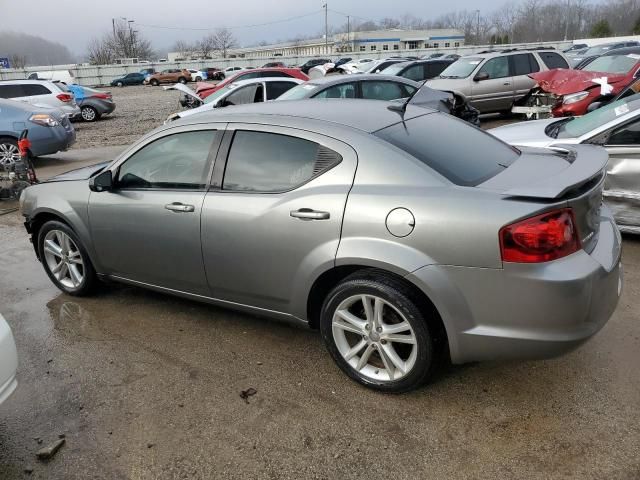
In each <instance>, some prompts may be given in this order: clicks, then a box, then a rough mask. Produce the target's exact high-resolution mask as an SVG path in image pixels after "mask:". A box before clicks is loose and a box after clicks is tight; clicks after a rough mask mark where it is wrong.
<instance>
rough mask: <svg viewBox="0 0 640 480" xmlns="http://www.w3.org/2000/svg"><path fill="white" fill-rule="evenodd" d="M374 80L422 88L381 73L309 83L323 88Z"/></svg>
mask: <svg viewBox="0 0 640 480" xmlns="http://www.w3.org/2000/svg"><path fill="white" fill-rule="evenodd" d="M373 80H378V81H380V80H386V81H392V82H396V83H406V84H407V85H411V86H414V87H418V86H420V83H419V82H414V81H413V80H409V79H408V78H404V77H398V76H396V75H380V74H379V73H363V74H360V73H359V74H356V75H329V76H327V77H320V78H314V79H313V80H309V81H308V83H310V84H313V85H322V86H323V87H325V86H327V85H339V84H341V83H351V82H358V81H365V82H366V81H373Z"/></svg>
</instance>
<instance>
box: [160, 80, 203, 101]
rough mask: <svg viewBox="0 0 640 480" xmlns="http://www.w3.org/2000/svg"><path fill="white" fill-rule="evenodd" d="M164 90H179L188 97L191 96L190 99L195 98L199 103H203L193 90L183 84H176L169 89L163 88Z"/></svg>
mask: <svg viewBox="0 0 640 480" xmlns="http://www.w3.org/2000/svg"><path fill="white" fill-rule="evenodd" d="M162 88H164V89H165V90H179V91H181V92H182V93H184V94H186V95H189V96H190V97H193V98H195V99H196V100H198V101H199V102H201V101H202V99H201V98H200V97H199V96H198V95H197V94H196V92H194V91H193V90H191V89H190V88H189V87H187V86H186V85H183V84H182V83H176V84H175V85H169V86H168V87H162Z"/></svg>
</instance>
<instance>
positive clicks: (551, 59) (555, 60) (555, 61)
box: [538, 52, 569, 69]
mask: <svg viewBox="0 0 640 480" xmlns="http://www.w3.org/2000/svg"><path fill="white" fill-rule="evenodd" d="M538 55H540V58H541V59H542V61H543V62H544V64H545V65H546V66H547V68H549V69H554V68H569V64H568V63H567V62H566V60H565V59H564V58H562V56H561V55H558V54H557V53H555V52H539V53H538Z"/></svg>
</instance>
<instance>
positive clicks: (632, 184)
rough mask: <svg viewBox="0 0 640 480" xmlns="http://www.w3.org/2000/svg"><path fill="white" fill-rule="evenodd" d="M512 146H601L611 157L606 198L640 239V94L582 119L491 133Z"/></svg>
mask: <svg viewBox="0 0 640 480" xmlns="http://www.w3.org/2000/svg"><path fill="white" fill-rule="evenodd" d="M489 132H490V133H492V134H493V135H495V136H496V137H498V138H500V139H502V140H504V141H505V142H508V143H510V144H512V145H525V146H533V147H549V148H553V147H556V146H559V145H560V146H561V145H567V144H568V145H579V144H585V145H601V146H603V147H604V148H605V149H606V150H607V153H608V154H609V165H608V167H607V178H606V180H605V184H604V198H605V202H606V203H607V205H608V206H609V207H610V208H611V209H612V210H613V212H614V216H615V219H616V221H617V222H618V225H619V227H620V229H621V230H622V231H623V232H629V233H636V234H639V233H640V94H635V95H633V96H629V97H627V98H624V99H621V100H617V101H615V102H612V103H610V104H608V105H606V106H604V107H602V108H600V109H598V110H594V111H593V112H591V113H588V114H587V115H584V116H582V117H570V118H561V119H558V118H552V119H546V120H536V121H531V122H522V123H517V124H512V125H506V126H503V127H498V128H494V129H492V130H489Z"/></svg>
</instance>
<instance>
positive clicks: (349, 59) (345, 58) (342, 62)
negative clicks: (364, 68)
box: [335, 57, 353, 67]
mask: <svg viewBox="0 0 640 480" xmlns="http://www.w3.org/2000/svg"><path fill="white" fill-rule="evenodd" d="M351 60H353V58H351V57H342V58H341V59H339V60H336V63H335V66H336V67H339V66H340V65H344V64H345V63H348V62H350V61H351Z"/></svg>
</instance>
